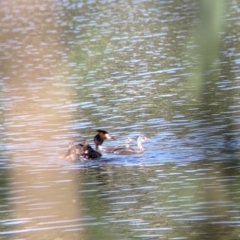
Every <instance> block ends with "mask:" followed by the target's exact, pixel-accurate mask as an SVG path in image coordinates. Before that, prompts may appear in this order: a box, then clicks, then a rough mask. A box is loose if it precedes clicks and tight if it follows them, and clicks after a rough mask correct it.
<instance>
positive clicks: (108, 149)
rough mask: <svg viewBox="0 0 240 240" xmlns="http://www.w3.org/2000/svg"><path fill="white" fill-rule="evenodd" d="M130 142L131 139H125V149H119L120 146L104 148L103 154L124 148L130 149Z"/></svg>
mask: <svg viewBox="0 0 240 240" xmlns="http://www.w3.org/2000/svg"><path fill="white" fill-rule="evenodd" d="M131 142H132V139H131V138H129V137H128V138H126V140H125V147H121V146H110V147H106V148H104V149H103V152H106V153H114V151H116V150H120V149H121V150H124V149H126V148H129V147H130V143H131Z"/></svg>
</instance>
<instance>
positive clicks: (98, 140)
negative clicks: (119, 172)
mask: <svg viewBox="0 0 240 240" xmlns="http://www.w3.org/2000/svg"><path fill="white" fill-rule="evenodd" d="M96 131H97V132H98V134H97V135H96V136H95V137H94V139H93V140H94V143H95V148H96V150H97V151H100V152H101V151H102V146H101V145H102V144H103V142H104V140H107V139H112V140H115V138H114V137H112V136H111V135H110V134H109V133H108V132H107V131H104V130H96Z"/></svg>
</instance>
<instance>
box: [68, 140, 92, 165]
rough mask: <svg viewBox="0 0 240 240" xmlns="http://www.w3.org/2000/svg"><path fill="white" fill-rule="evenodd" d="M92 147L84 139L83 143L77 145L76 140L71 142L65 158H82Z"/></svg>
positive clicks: (72, 160) (75, 159)
mask: <svg viewBox="0 0 240 240" xmlns="http://www.w3.org/2000/svg"><path fill="white" fill-rule="evenodd" d="M89 148H91V147H90V146H89V144H88V141H87V140H84V141H83V143H79V144H77V145H75V144H74V142H70V143H69V147H68V151H67V153H66V154H65V156H64V159H66V160H68V161H71V162H75V161H77V160H79V159H80V158H81V156H83V155H84V154H85V153H86V152H87V151H89Z"/></svg>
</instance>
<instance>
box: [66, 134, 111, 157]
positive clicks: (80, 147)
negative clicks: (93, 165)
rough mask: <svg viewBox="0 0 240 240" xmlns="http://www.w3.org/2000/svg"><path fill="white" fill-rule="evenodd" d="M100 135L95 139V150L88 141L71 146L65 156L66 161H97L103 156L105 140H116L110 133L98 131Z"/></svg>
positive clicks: (71, 144)
mask: <svg viewBox="0 0 240 240" xmlns="http://www.w3.org/2000/svg"><path fill="white" fill-rule="evenodd" d="M96 131H97V132H98V133H97V135H96V136H95V137H94V139H93V141H94V144H95V150H94V149H93V148H92V147H91V146H90V145H89V143H88V141H83V143H80V144H77V145H74V144H73V143H70V144H69V149H68V152H67V153H66V154H65V157H64V158H65V159H67V160H69V161H76V160H79V159H81V158H83V159H97V158H100V157H101V156H102V153H101V152H102V144H103V142H104V140H107V139H113V140H114V139H115V138H114V137H112V136H111V135H110V134H109V133H108V132H106V131H104V130H96Z"/></svg>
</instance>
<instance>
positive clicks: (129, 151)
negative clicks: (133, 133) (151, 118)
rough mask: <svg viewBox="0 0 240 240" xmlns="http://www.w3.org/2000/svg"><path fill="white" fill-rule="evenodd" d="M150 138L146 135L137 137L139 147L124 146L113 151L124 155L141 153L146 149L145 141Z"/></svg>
mask: <svg viewBox="0 0 240 240" xmlns="http://www.w3.org/2000/svg"><path fill="white" fill-rule="evenodd" d="M148 140H149V139H148V138H147V137H145V136H139V137H138V139H137V148H130V147H129V148H123V149H121V148H120V149H116V150H114V151H113V153H114V154H123V155H131V154H141V153H143V151H144V148H143V146H142V143H143V142H146V141H148Z"/></svg>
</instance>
